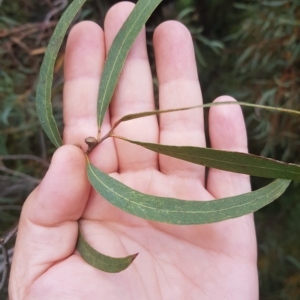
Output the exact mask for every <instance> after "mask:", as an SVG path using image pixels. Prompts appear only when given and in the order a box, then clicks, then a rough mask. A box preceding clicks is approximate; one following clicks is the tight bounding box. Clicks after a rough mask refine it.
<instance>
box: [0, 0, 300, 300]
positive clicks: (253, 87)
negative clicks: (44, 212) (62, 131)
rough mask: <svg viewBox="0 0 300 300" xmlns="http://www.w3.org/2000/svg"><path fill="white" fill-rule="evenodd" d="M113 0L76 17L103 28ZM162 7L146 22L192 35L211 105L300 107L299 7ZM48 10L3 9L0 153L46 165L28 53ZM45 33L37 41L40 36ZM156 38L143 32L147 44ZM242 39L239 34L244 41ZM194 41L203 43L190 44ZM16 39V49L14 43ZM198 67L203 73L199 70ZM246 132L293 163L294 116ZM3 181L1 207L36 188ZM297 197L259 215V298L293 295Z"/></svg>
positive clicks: (255, 124) (259, 119)
mask: <svg viewBox="0 0 300 300" xmlns="http://www.w3.org/2000/svg"><path fill="white" fill-rule="evenodd" d="M113 2H118V1H108V0H107V1H103V0H94V1H88V3H87V4H86V7H84V9H83V11H82V13H81V14H80V15H79V16H78V19H79V20H82V19H84V18H89V19H93V20H95V21H96V22H99V23H100V24H102V23H103V18H104V16H105V13H106V11H107V9H108V8H109V7H110V5H111V4H112V3H113ZM164 2H166V3H163V4H162V5H161V6H160V8H159V9H158V10H157V12H156V13H155V15H154V16H153V17H152V18H151V20H150V24H151V26H153V27H154V26H155V25H156V24H158V23H160V22H161V21H163V20H165V19H169V18H171V17H172V18H173V19H178V20H181V21H182V22H184V23H185V24H186V25H187V26H188V27H189V28H190V31H191V32H192V35H193V37H194V41H195V46H196V51H197V48H199V49H200V50H201V55H199V54H197V58H198V63H199V66H200V67H201V68H200V72H199V76H200V81H201V85H202V90H203V94H204V99H207V100H208V101H211V100H213V98H215V97H216V96H218V95H220V94H224V93H227V94H231V95H233V96H237V98H238V99H239V100H243V99H245V101H249V102H251V103H265V104H271V105H275V106H284V107H287V108H291V109H297V110H299V105H300V104H299V103H300V102H299V101H298V97H299V96H298V95H299V94H300V93H299V81H300V79H299V76H300V75H299V55H297V51H299V50H297V47H298V46H299V5H300V4H299V2H298V1H244V2H243V3H242V5H240V6H239V8H237V6H236V7H234V6H233V2H234V1H232V0H228V1H222V0H215V1H196V0H194V1H181V0H174V1H169V3H168V2H167V1H164ZM275 2H276V5H275V4H274V3H275ZM245 3H247V5H245ZM272 3H273V4H272ZM29 8H30V9H29ZM52 9H53V7H51V6H50V5H49V1H48V2H46V1H32V2H30V5H29V2H28V1H25V0H20V1H17V2H15V1H3V2H2V4H1V9H0V59H1V74H0V98H1V102H0V138H1V142H0V151H1V152H0V155H6V154H8V153H10V154H32V155H35V156H37V157H41V158H42V160H44V162H46V160H47V158H48V159H49V158H50V157H51V154H52V152H53V150H54V148H53V147H52V146H51V145H50V143H49V142H48V141H47V139H44V136H43V133H42V131H41V130H40V128H39V127H38V126H37V124H38V118H37V115H36V112H35V109H34V94H35V82H36V78H37V72H38V68H39V66H40V62H41V56H40V55H36V54H35V55H33V54H30V53H31V52H30V51H31V50H38V49H42V47H44V46H45V45H47V44H48V40H49V36H50V35H51V33H52V30H53V28H54V26H55V24H56V20H57V18H58V16H59V15H60V13H58V14H56V15H54V17H52V19H51V21H50V23H49V24H47V25H46V26H45V28H46V29H45V30H44V29H43V27H42V23H41V21H43V20H44V17H45V15H46V13H47V11H51V10H52ZM170 16H171V17H170ZM282 20H283V21H282ZM268 21H270V22H268ZM282 22H283V23H282ZM25 23H27V24H25ZM267 23H268V25H265V24H267ZM24 24H25V25H26V26H27V25H28V27H26V26H25V25H24ZM264 25H265V27H264ZM30 30H31V33H30ZM34 30H35V31H34ZM41 31H43V34H40V32H41ZM152 31H153V30H152ZM152 31H151V30H150V32H149V33H148V38H149V41H148V43H149V44H151V33H152ZM243 32H244V34H245V36H244V37H243V38H242V37H241V36H242V35H243ZM280 32H281V33H280ZM21 33H23V35H22V34H21ZM283 33H284V34H286V36H285V37H284V35H282V36H281V37H282V38H280V34H283ZM197 35H199V36H201V37H204V39H202V40H201V37H200V38H197V39H196V36H197ZM292 35H294V38H293V39H292V38H291V36H292ZM226 36H227V38H225V37H226ZM272 37H273V38H272ZM16 38H17V39H16ZM206 39H207V40H209V41H217V42H220V43H221V44H218V43H217V45H218V46H217V47H216V48H215V49H216V50H217V51H214V50H212V48H211V47H209V46H207V45H206V44H205V41H206ZM18 40H20V41H21V42H22V43H17V41H18ZM213 44H214V43H212V45H213ZM24 45H25V46H27V48H26V47H24ZM220 45H224V46H225V48H224V49H222V47H223V46H222V47H220ZM251 46H253V47H251ZM249 48H253V50H251V51H250V50H248V51H249V52H250V53H249V54H247V55H248V57H246V58H243V59H241V55H243V54H244V56H245V55H246V54H245V52H246V51H247V49H249ZM28 49H29V50H28ZM216 52H217V53H216ZM257 53H258V54H257ZM247 55H246V56H247ZM150 56H151V54H150ZM62 61H63V51H61V52H60V53H59V56H58V61H57V64H56V66H55V73H54V84H53V91H52V92H53V95H52V103H53V105H54V115H55V119H56V120H58V123H59V127H60V126H61V120H62V118H61V110H60V109H61V104H60V103H61V101H60V100H61V89H62V83H63V80H62V75H61V62H62ZM237 62H238V63H239V64H238V63H237ZM261 64H264V65H265V68H263V67H261ZM203 66H206V69H205V70H203ZM152 68H154V67H153V65H152ZM297 83H298V84H297ZM3 99H4V101H2V100H3ZM247 125H248V126H247V127H248V132H249V137H250V148H251V152H254V153H261V152H262V154H264V155H269V156H272V157H274V158H276V159H282V160H285V161H293V162H297V161H298V162H299V157H300V155H299V151H300V150H299V149H300V147H299V143H300V139H299V137H300V133H299V130H300V126H299V118H296V117H295V118H292V117H290V116H288V117H285V116H283V115H281V116H280V115H278V114H269V113H267V112H265V111H262V110H258V109H257V110H256V111H255V113H247ZM2 162H4V160H2ZM5 166H7V167H9V168H10V169H13V170H16V171H20V172H22V173H27V174H30V175H31V176H33V177H34V178H42V176H43V174H44V172H45V170H46V168H45V165H43V164H41V163H40V162H34V161H32V160H23V159H17V160H5ZM0 175H1V180H0V181H1V182H0V204H1V205H5V206H7V207H8V206H9V205H12V204H14V203H16V204H18V205H19V208H20V204H21V203H22V201H23V200H24V199H25V198H26V196H27V194H28V193H29V191H30V190H31V189H32V187H33V186H35V185H36V183H32V186H30V187H29V186H28V181H26V180H25V179H23V178H19V177H18V176H15V175H14V176H11V175H9V174H7V173H5V172H2V171H1V174H0ZM253 183H254V185H255V186H260V185H261V180H260V181H259V184H257V181H255V180H254V181H253ZM293 191H294V192H293ZM297 195H299V185H294V186H293V188H290V189H289V193H288V194H287V195H286V196H283V197H282V198H281V199H282V200H279V202H278V203H276V202H275V204H273V205H272V206H270V207H268V208H266V209H264V210H263V211H260V212H259V213H258V214H257V216H258V217H257V218H258V220H257V224H258V233H259V236H258V238H259V245H260V246H259V247H260V248H259V249H260V251H259V253H260V258H259V268H260V282H261V295H262V298H261V299H298V298H299V295H300V292H299V281H300V279H299V277H297V274H299V269H298V268H297V262H299V261H300V252H299V247H297V242H298V236H299V233H298V231H297V228H299V221H298V219H299V218H298V217H297V216H299V213H298V212H299V209H298V206H297V205H296V203H297V201H298V197H297ZM287 203H294V205H289V204H287ZM7 212H8V213H9V215H10V216H12V217H13V219H10V220H11V221H7V218H6V215H5V214H6V213H7ZM282 212H283V213H282ZM1 213H3V214H2V215H3V216H5V217H3V219H2V215H1V217H0V228H1V232H0V233H1V234H2V233H3V231H5V230H6V229H8V228H9V227H10V226H11V225H12V224H13V223H14V222H15V220H17V218H18V214H19V212H18V210H16V211H14V210H12V209H11V207H10V208H9V209H7V210H6V211H5V212H4V211H3V210H1ZM272 220H279V221H280V222H279V221H278V222H274V221H272ZM6 221H7V222H6ZM266 224H267V225H266ZM278 262H279V263H278Z"/></svg>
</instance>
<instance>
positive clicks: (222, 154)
mask: <svg viewBox="0 0 300 300" xmlns="http://www.w3.org/2000/svg"><path fill="white" fill-rule="evenodd" d="M114 137H115V138H118V139H122V140H124V141H127V142H129V143H132V144H135V145H139V146H142V147H144V148H146V149H149V150H151V151H154V152H157V153H160V154H164V155H168V156H171V157H175V158H178V159H181V160H185V161H188V162H191V163H195V164H198V165H203V166H206V167H209V168H215V169H220V170H224V171H230V172H234V173H241V174H248V175H252V176H258V177H265V178H282V179H290V180H295V181H300V166H299V165H295V164H287V163H284V162H281V161H277V160H274V159H270V158H266V157H262V156H256V155H253V154H249V153H241V152H232V151H222V150H216V149H210V148H201V147H192V146H169V145H161V144H152V143H144V142H139V141H134V140H129V139H126V138H124V137H119V136H114Z"/></svg>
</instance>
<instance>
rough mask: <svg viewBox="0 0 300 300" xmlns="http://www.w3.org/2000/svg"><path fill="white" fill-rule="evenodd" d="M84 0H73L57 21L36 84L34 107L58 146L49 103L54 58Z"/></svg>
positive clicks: (53, 141) (60, 142)
mask: <svg viewBox="0 0 300 300" xmlns="http://www.w3.org/2000/svg"><path fill="white" fill-rule="evenodd" d="M85 2H86V0H74V1H73V2H72V3H71V4H70V5H69V7H68V8H67V9H66V11H65V12H64V13H63V15H62V17H61V19H60V20H59V22H58V23H57V26H56V28H55V30H54V33H53V35H52V37H51V39H50V41H49V45H48V47H47V50H46V53H45V56H44V60H43V63H42V66H41V69H40V76H39V82H38V85H37V95H36V108H37V114H38V117H39V120H40V123H41V125H42V127H43V129H44V131H45V132H46V134H47V136H48V137H49V139H50V140H51V142H52V143H53V144H54V145H55V146H56V147H57V148H58V147H60V146H61V145H62V138H61V136H60V133H59V131H58V128H57V124H56V122H55V119H54V117H53V111H52V105H51V89H52V81H53V72H54V65H55V60H56V57H57V53H58V51H59V48H60V46H61V44H62V42H63V39H64V37H65V35H66V32H67V30H68V28H69V26H70V24H71V22H72V20H73V19H74V17H75V16H76V14H77V13H78V11H79V10H80V8H81V7H82V5H83V4H84V3H85Z"/></svg>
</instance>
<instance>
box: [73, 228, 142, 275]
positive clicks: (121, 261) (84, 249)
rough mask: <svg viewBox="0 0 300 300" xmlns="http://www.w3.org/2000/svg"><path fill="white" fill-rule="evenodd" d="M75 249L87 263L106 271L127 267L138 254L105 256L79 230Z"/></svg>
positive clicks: (115, 270) (120, 269) (114, 271)
mask: <svg viewBox="0 0 300 300" xmlns="http://www.w3.org/2000/svg"><path fill="white" fill-rule="evenodd" d="M76 249H77V250H78V252H79V253H80V255H81V256H82V258H83V259H84V260H85V261H86V262H87V263H89V264H90V265H91V266H93V267H95V268H97V269H99V270H101V271H104V272H108V273H118V272H121V271H123V270H125V269H127V268H128V267H129V266H130V265H131V263H132V262H133V261H134V259H135V258H136V257H137V255H138V253H137V254H133V255H129V256H126V257H122V258H115V257H110V256H106V255H104V254H102V253H100V252H98V251H96V250H95V249H94V248H92V247H91V246H90V245H89V243H88V242H87V241H86V240H85V238H84V236H83V234H82V232H81V231H80V230H79V233H78V241H77V246H76Z"/></svg>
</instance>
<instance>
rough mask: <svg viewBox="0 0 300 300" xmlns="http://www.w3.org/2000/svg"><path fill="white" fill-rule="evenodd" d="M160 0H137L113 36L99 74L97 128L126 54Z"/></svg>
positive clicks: (99, 125) (110, 97) (99, 126)
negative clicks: (102, 68) (100, 74)
mask: <svg viewBox="0 0 300 300" xmlns="http://www.w3.org/2000/svg"><path fill="white" fill-rule="evenodd" d="M161 2H162V0H139V1H138V2H137V4H136V5H135V7H134V9H133V11H132V12H131V14H130V15H129V17H128V18H127V20H126V21H125V23H124V24H123V26H122V28H121V29H120V30H119V32H118V34H117V36H116V37H115V39H114V41H113V43H112V45H111V48H110V50H109V52H108V57H107V60H106V63H105V66H104V70H103V73H102V76H101V82H100V88H99V96H98V108H97V113H98V130H99V132H100V128H101V124H102V122H103V118H104V115H105V112H106V110H107V108H108V106H109V103H110V101H111V99H112V96H113V93H114V90H115V88H116V85H117V82H118V79H119V76H120V73H121V71H122V68H123V65H124V63H125V60H126V57H127V54H128V52H129V50H130V48H131V46H132V44H133V43H134V41H135V39H136V37H137V36H138V34H139V32H140V31H141V29H142V27H143V26H144V24H145V23H146V21H147V20H148V18H149V17H150V15H151V14H152V12H153V11H154V10H155V8H156V7H157V6H158V4H159V3H161Z"/></svg>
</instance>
